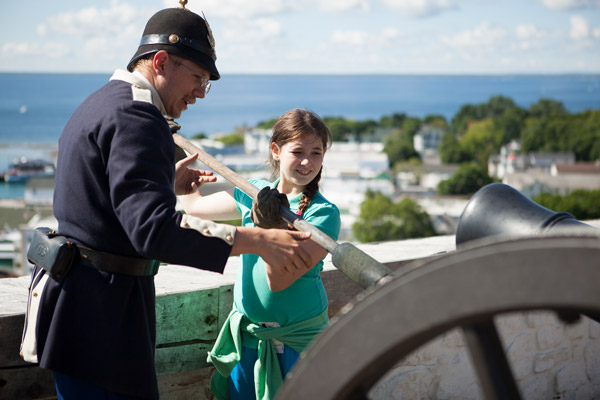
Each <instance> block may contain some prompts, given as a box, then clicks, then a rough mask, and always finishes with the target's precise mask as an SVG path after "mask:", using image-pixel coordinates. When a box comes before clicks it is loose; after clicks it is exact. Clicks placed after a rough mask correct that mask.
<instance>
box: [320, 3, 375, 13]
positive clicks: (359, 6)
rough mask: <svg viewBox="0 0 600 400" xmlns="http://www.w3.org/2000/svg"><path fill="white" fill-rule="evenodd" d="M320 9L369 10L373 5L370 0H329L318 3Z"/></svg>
mask: <svg viewBox="0 0 600 400" xmlns="http://www.w3.org/2000/svg"><path fill="white" fill-rule="evenodd" d="M318 5H319V9H321V10H323V11H333V12H339V11H349V10H362V11H369V10H370V9H371V6H370V4H369V2H368V0H328V1H321V2H319V3H318Z"/></svg>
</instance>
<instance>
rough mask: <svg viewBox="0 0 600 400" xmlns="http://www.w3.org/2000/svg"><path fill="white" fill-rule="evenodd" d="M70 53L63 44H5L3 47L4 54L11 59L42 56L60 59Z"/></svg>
mask: <svg viewBox="0 0 600 400" xmlns="http://www.w3.org/2000/svg"><path fill="white" fill-rule="evenodd" d="M68 53H69V49H68V48H67V46H65V45H64V44H61V43H50V42H49V43H44V44H40V43H5V44H4V45H3V46H2V54H4V55H6V56H9V57H21V56H34V57H37V56H40V57H49V58H59V57H64V56H65V55H67V54H68Z"/></svg>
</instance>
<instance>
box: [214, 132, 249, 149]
mask: <svg viewBox="0 0 600 400" xmlns="http://www.w3.org/2000/svg"><path fill="white" fill-rule="evenodd" d="M216 140H217V141H218V142H221V143H223V144H224V145H225V146H236V145H243V144H244V135H241V134H239V133H232V134H230V135H225V136H222V137H220V138H217V139H216Z"/></svg>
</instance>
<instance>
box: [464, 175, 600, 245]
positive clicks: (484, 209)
mask: <svg viewBox="0 0 600 400" xmlns="http://www.w3.org/2000/svg"><path fill="white" fill-rule="evenodd" d="M561 229H593V230H594V231H597V229H596V228H594V227H592V226H590V225H588V224H585V223H583V222H581V221H578V220H577V219H575V218H574V217H573V216H572V215H571V214H569V213H566V212H555V211H552V210H549V209H547V208H545V207H542V206H540V205H539V204H537V203H535V202H534V201H532V200H530V199H529V198H527V197H526V196H525V195H523V194H522V193H521V192H519V191H518V190H516V189H514V188H513V187H511V186H509V185H505V184H503V183H492V184H489V185H487V186H484V187H483V188H481V189H479V191H477V192H476V193H475V194H474V195H473V196H472V197H471V199H470V200H469V202H468V203H467V205H466V207H465V209H464V210H463V212H462V215H461V216H460V219H459V221H458V227H457V229H456V246H457V247H459V246H460V245H462V244H464V243H466V242H468V241H471V240H475V239H480V238H483V237H487V236H493V235H516V236H535V235H540V234H543V233H549V232H557V231H558V230H561Z"/></svg>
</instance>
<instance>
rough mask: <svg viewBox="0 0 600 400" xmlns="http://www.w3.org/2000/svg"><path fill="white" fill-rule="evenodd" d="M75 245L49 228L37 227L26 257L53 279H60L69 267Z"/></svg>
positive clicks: (74, 255) (73, 259)
mask: <svg viewBox="0 0 600 400" xmlns="http://www.w3.org/2000/svg"><path fill="white" fill-rule="evenodd" d="M77 252H78V249H77V246H76V245H75V244H74V243H72V242H71V241H69V240H68V239H67V238H66V237H64V236H60V235H58V234H57V233H56V232H55V231H54V230H52V229H50V228H37V229H36V230H35V231H34V232H33V238H32V240H31V244H30V245H29V250H28V251H27V259H28V260H29V261H30V262H31V263H33V264H36V265H39V266H40V267H42V268H44V269H45V270H46V272H47V273H48V274H50V277H51V278H52V279H54V280H57V281H58V280H61V279H62V278H63V277H64V276H65V275H66V274H67V273H68V272H69V269H71V266H72V265H73V262H74V261H75V257H76V256H77Z"/></svg>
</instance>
